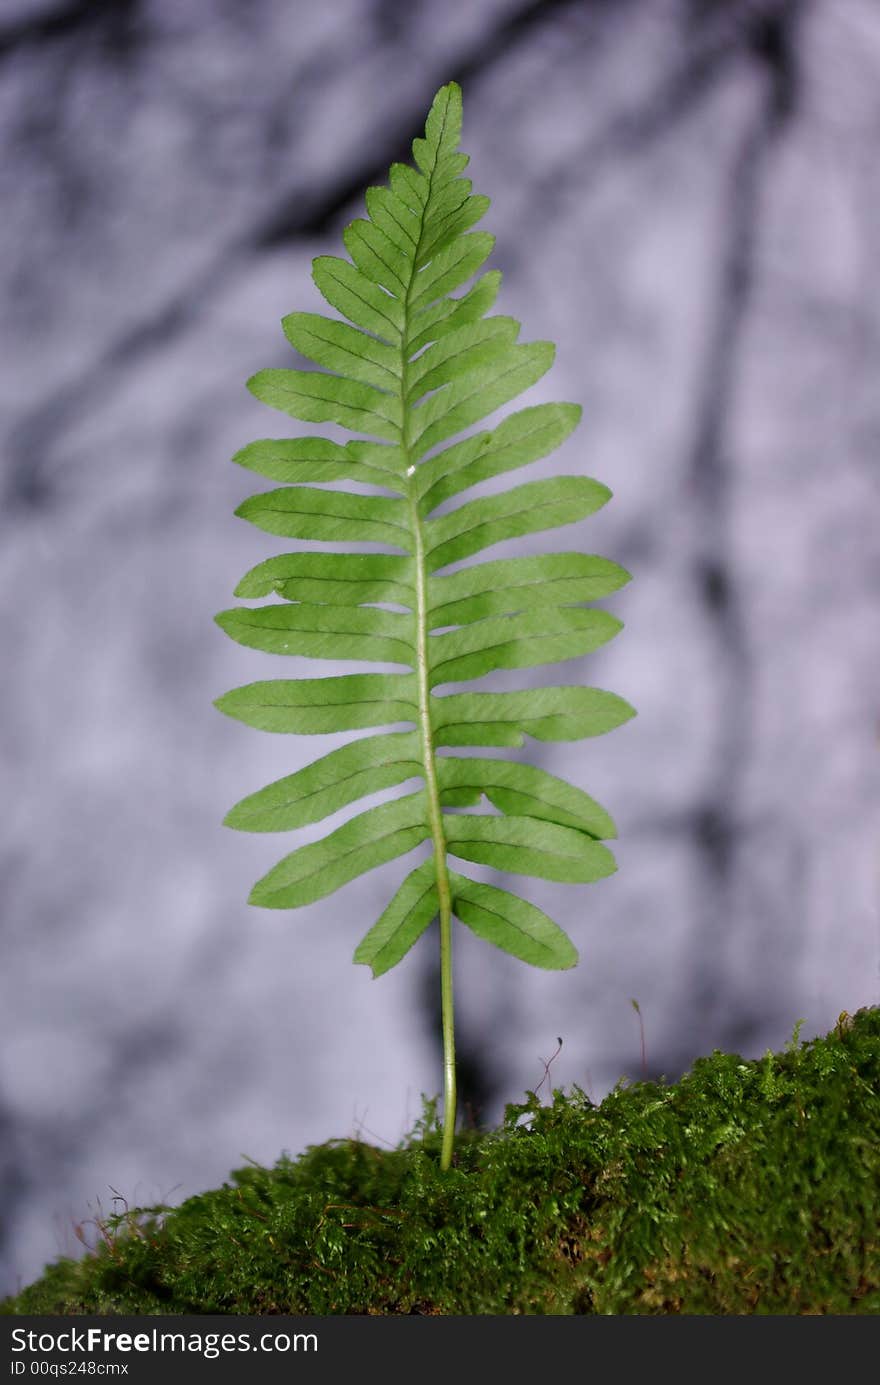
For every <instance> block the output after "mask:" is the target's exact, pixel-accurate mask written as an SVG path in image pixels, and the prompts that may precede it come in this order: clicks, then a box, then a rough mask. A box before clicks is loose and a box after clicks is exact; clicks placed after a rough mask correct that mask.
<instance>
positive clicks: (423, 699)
mask: <svg viewBox="0 0 880 1385" xmlns="http://www.w3.org/2000/svg"><path fill="white" fill-rule="evenodd" d="M409 503H410V522H411V525H412V532H413V537H414V540H415V542H414V548H415V552H414V553H413V558H414V559H415V568H416V610H415V617H416V649H417V673H418V685H419V729H420V732H421V740H422V762H423V764H424V768H425V792H426V796H427V801H428V824H429V826H430V829H431V841H432V843H433V847H434V867H435V871H436V878H437V895H438V899H439V902H440V1005H441V1020H442V1030H443V1143H442V1147H441V1154H440V1167H441V1169H448V1168H449V1166H450V1164H451V1163H452V1150H453V1144H454V1141H455V1106H456V1090H455V1024H454V1011H453V999H452V892H451V890H450V887H449V870H448V867H447V864H446V850H447V848H446V834H445V832H444V830H443V810H442V808H441V806H440V789H439V785H438V783H437V766H436V764H435V761H434V731H433V727H432V725H431V701H430V699H431V687H430V681H429V665H428V590H427V589H428V580H427V573H426V568H425V542H424V535H423V532H422V522H421V517H420V515H419V511H418V503H417V501H416V498H415V494H414V488H411V491H410V498H409Z"/></svg>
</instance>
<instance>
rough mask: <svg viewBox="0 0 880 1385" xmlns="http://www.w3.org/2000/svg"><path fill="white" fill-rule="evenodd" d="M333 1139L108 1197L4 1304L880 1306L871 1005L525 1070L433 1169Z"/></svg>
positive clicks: (877, 1035)
mask: <svg viewBox="0 0 880 1385" xmlns="http://www.w3.org/2000/svg"><path fill="white" fill-rule="evenodd" d="M440 1138H441V1137H440V1132H439V1129H438V1126H437V1122H436V1119H435V1115H434V1110H433V1106H432V1105H431V1104H430V1103H429V1104H428V1105H427V1106H426V1112H425V1116H424V1118H423V1120H422V1121H421V1122H419V1124H418V1125H417V1127H416V1129H415V1131H414V1132H413V1133H412V1135H411V1136H410V1137H409V1138H408V1139H407V1140H406V1141H405V1142H404V1143H403V1144H402V1145H401V1146H400V1147H399V1148H398V1149H394V1150H381V1149H377V1148H375V1147H374V1146H372V1145H369V1144H366V1143H363V1142H362V1141H360V1140H353V1139H342V1140H334V1141H330V1142H328V1143H327V1144H324V1145H320V1146H316V1147H312V1148H310V1149H307V1150H306V1151H305V1153H303V1154H302V1155H301V1156H300V1157H298V1158H296V1159H291V1158H287V1157H284V1158H282V1159H280V1160H279V1162H278V1163H277V1164H276V1165H275V1166H274V1167H273V1168H263V1167H259V1166H250V1167H246V1168H244V1169H239V1170H237V1171H236V1172H235V1173H233V1174H232V1175H231V1177H230V1181H229V1182H228V1183H225V1184H224V1185H223V1187H222V1188H219V1189H217V1190H216V1191H212V1192H207V1193H202V1194H200V1195H199V1196H197V1197H191V1198H189V1199H188V1200H187V1201H185V1202H184V1203H183V1204H182V1205H181V1206H179V1207H176V1208H168V1207H154V1208H145V1209H138V1210H131V1211H129V1212H127V1213H126V1214H125V1215H122V1216H118V1217H113V1218H110V1219H109V1220H108V1221H107V1222H106V1223H105V1224H103V1226H102V1228H101V1232H102V1234H101V1236H100V1237H99V1239H98V1244H97V1246H96V1248H95V1249H94V1250H93V1251H91V1252H90V1253H89V1254H87V1255H86V1256H85V1257H84V1258H83V1259H81V1260H78V1261H74V1260H69V1259H64V1260H60V1261H58V1262H57V1263H56V1264H54V1265H52V1266H50V1267H49V1268H48V1269H47V1270H46V1272H45V1273H44V1275H43V1276H42V1278H41V1279H39V1280H38V1281H37V1282H36V1283H35V1284H32V1285H31V1286H30V1287H28V1288H26V1289H24V1290H23V1291H22V1292H21V1293H20V1294H19V1295H18V1296H17V1297H16V1298H14V1299H8V1300H6V1302H5V1303H4V1304H3V1305H2V1311H4V1312H6V1313H52V1314H55V1313H63V1314H80V1313H101V1314H111V1313H141V1314H149V1313H229V1314H234V1313H238V1314H272V1313H294V1314H322V1315H325V1314H341V1313H350V1314H351V1313H357V1314H370V1313H373V1314H469V1315H470V1314H516V1313H541V1314H557V1315H568V1314H586V1313H604V1314H609V1313H610V1314H624V1313H649V1314H667V1313H686V1314H751V1313H773V1314H821V1313H834V1314H853V1313H866V1314H876V1313H880V1009H878V1008H873V1009H866V1010H861V1011H859V1012H858V1014H856V1015H855V1016H852V1017H850V1016H847V1015H843V1016H841V1018H840V1020H839V1022H838V1024H837V1026H836V1027H835V1028H834V1029H833V1030H832V1032H831V1033H829V1034H828V1035H826V1036H824V1037H821V1038H817V1039H813V1040H810V1041H809V1042H807V1043H798V1041H797V1038H796V1037H795V1038H794V1039H793V1040H792V1041H791V1042H790V1043H789V1044H788V1046H787V1047H786V1048H785V1049H784V1050H783V1051H782V1052H780V1053H776V1054H774V1053H770V1052H768V1053H767V1054H766V1055H765V1057H764V1058H761V1059H757V1060H751V1061H744V1060H743V1059H741V1058H740V1057H738V1056H737V1055H735V1054H726V1053H721V1052H715V1053H713V1054H712V1056H711V1057H708V1058H701V1059H700V1060H698V1061H697V1062H696V1063H695V1064H694V1067H693V1069H692V1071H691V1072H689V1073H688V1074H687V1075H686V1076H685V1077H684V1078H682V1080H681V1081H679V1082H677V1083H675V1084H674V1085H666V1084H665V1083H649V1082H639V1083H634V1084H630V1083H627V1082H626V1081H622V1082H621V1083H620V1084H619V1085H618V1087H617V1088H616V1089H615V1090H614V1091H613V1092H612V1093H611V1094H610V1095H609V1096H607V1097H606V1098H605V1100H604V1101H603V1102H602V1103H601V1104H600V1105H598V1106H595V1105H593V1104H592V1103H591V1102H590V1100H589V1099H588V1097H587V1096H586V1095H585V1094H584V1093H583V1092H582V1091H580V1090H579V1089H578V1088H574V1089H573V1090H572V1091H571V1092H568V1093H565V1092H563V1091H555V1092H554V1093H553V1097H552V1101H550V1102H549V1104H541V1102H540V1101H539V1100H538V1098H537V1097H536V1096H535V1095H534V1094H532V1093H530V1094H529V1096H528V1098H527V1100H526V1101H525V1102H524V1103H523V1104H521V1105H518V1106H511V1107H509V1108H508V1110H507V1114H506V1119H505V1121H504V1123H503V1124H502V1126H501V1128H500V1129H498V1130H495V1131H491V1132H472V1133H470V1134H469V1135H468V1134H465V1135H464V1136H462V1137H461V1139H460V1141H459V1145H458V1153H457V1156H456V1163H455V1165H454V1167H453V1168H452V1169H451V1170H450V1171H448V1172H447V1173H444V1174H442V1173H441V1172H440V1168H439V1151H440Z"/></svg>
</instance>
